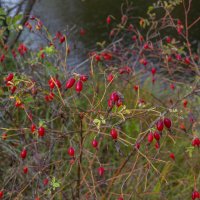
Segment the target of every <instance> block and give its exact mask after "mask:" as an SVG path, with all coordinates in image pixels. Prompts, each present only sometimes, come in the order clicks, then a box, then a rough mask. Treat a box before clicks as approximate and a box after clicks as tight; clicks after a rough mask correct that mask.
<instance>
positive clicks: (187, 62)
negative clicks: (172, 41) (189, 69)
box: [185, 57, 191, 65]
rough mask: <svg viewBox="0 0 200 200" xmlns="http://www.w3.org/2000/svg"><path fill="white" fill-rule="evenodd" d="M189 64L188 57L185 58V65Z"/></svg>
mask: <svg viewBox="0 0 200 200" xmlns="http://www.w3.org/2000/svg"><path fill="white" fill-rule="evenodd" d="M190 63H191V61H190V58H189V57H186V58H185V64H187V65H189V64H190Z"/></svg>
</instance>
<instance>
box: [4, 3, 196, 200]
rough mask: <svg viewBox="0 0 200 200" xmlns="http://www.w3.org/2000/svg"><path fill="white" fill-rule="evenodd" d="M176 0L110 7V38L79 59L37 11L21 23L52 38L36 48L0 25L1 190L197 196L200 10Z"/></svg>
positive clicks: (34, 195) (14, 194)
mask: <svg viewBox="0 0 200 200" xmlns="http://www.w3.org/2000/svg"><path fill="white" fill-rule="evenodd" d="M173 2H174V3H173ZM173 2H172V1H167V2H165V3H164V2H163V1H158V2H157V3H155V4H154V5H153V6H151V7H149V9H148V11H147V16H148V18H147V19H145V18H140V19H139V22H138V18H135V17H134V16H133V13H132V12H131V10H132V9H131V5H129V4H128V5H127V8H123V9H124V13H126V14H124V13H123V14H122V17H121V19H120V20H117V18H115V17H113V16H112V15H108V16H107V18H106V19H105V26H109V28H110V29H111V32H110V33H109V42H110V44H109V45H108V46H107V47H103V46H102V49H100V50H99V51H95V52H94V51H92V52H89V53H88V58H86V61H84V62H83V63H80V64H79V65H77V66H76V67H74V68H73V67H70V66H69V65H68V63H67V58H68V57H70V52H71V51H73V48H71V47H70V46H69V41H70V35H67V34H65V33H64V32H57V33H56V35H55V36H54V35H53V36H51V35H50V34H49V33H48V32H47V29H46V28H45V26H44V25H43V23H42V22H41V21H40V19H38V18H36V17H34V16H31V17H30V18H29V20H28V21H27V22H26V23H25V25H24V29H26V30H27V31H30V32H32V33H34V34H37V35H40V36H42V37H43V38H45V41H47V43H46V44H44V46H42V47H41V48H39V49H38V50H37V51H33V50H32V49H30V48H29V46H28V45H26V44H23V43H21V42H20V43H19V44H16V45H15V47H14V48H10V47H9V46H8V47H7V46H6V44H4V41H3V36H4V35H3V34H4V33H3V32H2V33H1V34H2V35H1V37H0V39H1V51H0V53H1V60H0V62H1V74H0V76H1V88H0V100H1V101H0V106H1V113H0V118H1V120H0V130H1V140H0V150H1V154H0V159H1V162H0V199H102V200H104V199H199V198H200V197H199V192H198V191H199V190H200V185H199V180H200V176H199V146H200V139H199V138H200V133H199V131H200V124H199V119H200V118H199V112H200V111H199V102H200V98H199V93H200V84H199V75H200V73H199V70H200V69H199V68H200V67H199V58H198V56H197V52H195V48H193V46H192V45H191V43H190V40H189V39H190V37H189V33H190V28H192V26H194V25H195V24H196V23H197V22H198V19H197V20H196V21H194V22H191V24H190V25H188V21H187V20H186V19H188V15H189V11H190V6H191V4H192V3H191V1H190V2H189V5H188V4H186V3H185V2H183V1H181V0H176V1H173ZM180 4H183V5H184V10H183V12H184V14H185V21H181V20H179V19H176V18H174V17H173V9H175V7H176V6H178V5H180ZM158 10H159V11H160V10H162V12H164V15H163V16H161V17H160V16H157V12H158ZM137 24H138V25H139V26H137ZM81 30H83V29H81ZM171 30H173V34H172V33H171V32H172V31H171ZM11 31H14V30H11ZM163 31H164V32H165V34H163ZM81 33H82V36H84V34H83V31H82V32H81ZM83 65H84V69H83V68H82V69H80V68H81V67H83Z"/></svg>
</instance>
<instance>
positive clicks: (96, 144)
mask: <svg viewBox="0 0 200 200" xmlns="http://www.w3.org/2000/svg"><path fill="white" fill-rule="evenodd" d="M92 146H93V147H94V148H97V147H98V141H97V140H93V141H92Z"/></svg>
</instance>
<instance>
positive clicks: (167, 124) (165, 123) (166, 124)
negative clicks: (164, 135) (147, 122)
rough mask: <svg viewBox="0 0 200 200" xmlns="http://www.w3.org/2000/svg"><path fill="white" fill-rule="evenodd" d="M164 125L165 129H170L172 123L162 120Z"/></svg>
mask: <svg viewBox="0 0 200 200" xmlns="http://www.w3.org/2000/svg"><path fill="white" fill-rule="evenodd" d="M164 125H165V126H166V128H168V129H169V128H171V126H172V122H171V120H170V119H169V118H164Z"/></svg>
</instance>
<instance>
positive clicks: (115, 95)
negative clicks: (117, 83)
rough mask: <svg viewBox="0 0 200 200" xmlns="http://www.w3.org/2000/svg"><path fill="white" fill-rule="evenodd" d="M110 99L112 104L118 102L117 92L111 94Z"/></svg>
mask: <svg viewBox="0 0 200 200" xmlns="http://www.w3.org/2000/svg"><path fill="white" fill-rule="evenodd" d="M110 99H111V100H112V101H113V102H117V101H118V100H119V95H118V93H117V92H113V93H112V94H111V95H110Z"/></svg>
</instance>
